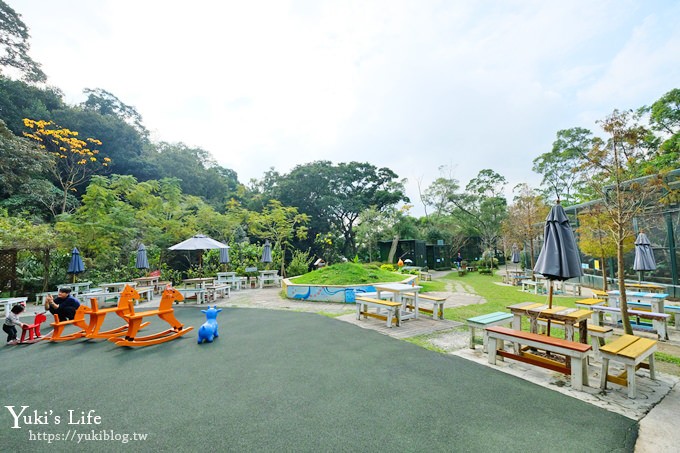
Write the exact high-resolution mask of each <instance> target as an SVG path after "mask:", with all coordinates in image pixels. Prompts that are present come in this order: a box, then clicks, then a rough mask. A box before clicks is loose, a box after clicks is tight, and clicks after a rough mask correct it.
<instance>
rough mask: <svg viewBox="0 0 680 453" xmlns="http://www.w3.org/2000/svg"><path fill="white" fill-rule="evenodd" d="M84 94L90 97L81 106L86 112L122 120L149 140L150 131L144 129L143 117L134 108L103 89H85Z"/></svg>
mask: <svg viewBox="0 0 680 453" xmlns="http://www.w3.org/2000/svg"><path fill="white" fill-rule="evenodd" d="M83 93H85V94H87V95H88V96H87V100H85V102H83V103H82V104H81V106H82V107H83V109H84V110H90V111H93V112H97V113H99V114H100V115H102V116H112V117H114V118H120V119H122V120H123V121H125V122H126V123H127V124H129V125H130V126H132V127H133V128H134V129H135V130H136V131H137V132H138V133H139V135H140V136H142V137H143V138H144V139H148V137H149V131H148V130H147V129H146V127H144V124H143V121H142V115H140V114H139V112H137V110H136V109H135V108H134V107H132V106H129V105H127V104H124V103H123V102H122V101H121V100H120V99H118V98H117V97H116V96H115V95H113V94H111V93H109V92H108V91H106V90H103V89H101V88H95V89H90V88H85V89H84V90H83Z"/></svg>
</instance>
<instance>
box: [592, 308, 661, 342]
mask: <svg viewBox="0 0 680 453" xmlns="http://www.w3.org/2000/svg"><path fill="white" fill-rule="evenodd" d="M591 310H593V312H595V313H597V314H598V320H597V324H599V325H603V324H604V320H603V319H602V315H604V314H605V313H607V314H610V315H613V316H614V323H615V324H616V325H617V326H618V323H619V319H620V317H621V309H620V308H618V307H605V306H601V305H596V306H593V307H592V308H591ZM628 316H631V317H634V318H637V319H636V320H631V323H630V325H631V327H632V328H633V329H636V330H646V331H650V332H655V333H656V334H657V335H658V336H659V338H660V339H662V340H668V332H667V326H668V318H670V317H671V315H669V314H668V313H655V312H651V311H641V310H630V309H629V310H628ZM640 319H649V320H651V321H652V324H651V325H649V324H645V323H642V322H640Z"/></svg>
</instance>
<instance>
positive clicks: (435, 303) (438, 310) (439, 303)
mask: <svg viewBox="0 0 680 453" xmlns="http://www.w3.org/2000/svg"><path fill="white" fill-rule="evenodd" d="M401 297H402V298H405V299H406V300H414V299H415V297H416V295H415V293H404V294H402V295H401ZM446 299H447V298H446V297H437V296H428V295H427V294H420V293H418V312H419V313H420V312H425V313H427V314H428V315H430V316H432V319H435V320H439V319H444V302H446ZM422 302H425V303H431V304H432V308H431V309H430V308H423V307H422V306H421V303H422ZM406 308H409V309H411V310H415V309H416V307H415V305H413V304H407V305H406Z"/></svg>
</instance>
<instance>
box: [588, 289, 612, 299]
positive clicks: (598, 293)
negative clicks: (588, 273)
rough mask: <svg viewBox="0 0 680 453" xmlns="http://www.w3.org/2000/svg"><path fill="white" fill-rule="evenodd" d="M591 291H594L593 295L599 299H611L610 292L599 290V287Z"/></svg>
mask: <svg viewBox="0 0 680 453" xmlns="http://www.w3.org/2000/svg"><path fill="white" fill-rule="evenodd" d="M590 292H591V293H593V297H595V298H597V299H604V300H607V299H609V294H608V293H607V292H606V291H602V290H599V289H591V290H590Z"/></svg>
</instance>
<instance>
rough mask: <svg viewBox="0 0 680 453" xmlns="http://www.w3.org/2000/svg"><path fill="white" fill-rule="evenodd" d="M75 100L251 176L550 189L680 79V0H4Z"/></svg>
mask: <svg viewBox="0 0 680 453" xmlns="http://www.w3.org/2000/svg"><path fill="white" fill-rule="evenodd" d="M5 1H6V2H7V3H8V4H9V5H10V6H11V7H12V8H14V9H15V10H16V11H17V12H18V13H19V14H21V16H22V19H23V21H24V23H25V24H26V25H27V26H28V28H29V33H30V34H31V39H30V43H31V52H30V55H31V56H32V57H33V59H34V60H36V61H38V62H40V63H41V64H42V66H43V70H44V71H45V73H46V74H47V76H48V83H49V84H50V85H54V86H56V87H58V88H60V89H61V90H62V91H63V93H64V95H65V100H66V101H67V102H68V103H70V104H77V103H80V102H82V101H84V100H85V95H84V94H83V90H84V89H85V88H90V89H94V88H101V89H104V90H106V91H109V92H110V93H112V94H114V95H115V96H116V97H118V98H119V99H120V100H121V101H122V102H123V103H125V104H127V105H131V106H133V107H134V108H135V109H136V110H137V111H138V112H139V113H140V114H141V115H142V117H143V120H144V124H145V126H146V127H147V128H148V129H149V130H150V131H151V133H152V138H153V140H155V141H165V142H183V143H185V144H186V145H188V146H191V147H200V148H202V149H204V150H207V151H209V152H210V153H211V154H212V155H213V157H214V158H215V160H216V161H217V163H218V164H219V165H221V166H224V167H227V168H230V169H233V170H234V171H236V172H237V174H238V177H239V181H240V182H242V183H247V182H248V181H249V180H250V179H251V178H255V179H260V178H262V176H263V175H264V173H265V172H266V171H268V170H269V169H270V168H272V167H273V168H274V169H275V170H277V171H278V172H280V173H287V172H289V171H290V170H291V169H292V168H293V167H295V166H296V165H300V164H304V163H308V162H312V161H315V160H330V161H332V162H335V163H338V162H351V161H358V162H369V163H371V164H373V165H375V166H377V167H388V168H390V169H391V170H393V171H394V172H395V173H396V174H397V175H398V176H399V178H400V179H404V178H405V179H407V182H406V189H407V195H408V196H409V197H410V198H411V203H412V204H413V205H414V207H413V209H412V211H411V214H412V215H422V214H423V212H424V210H423V207H422V203H421V202H420V199H419V191H424V190H425V189H426V188H427V187H428V186H429V185H430V184H431V183H432V181H434V180H435V179H436V178H437V177H440V176H445V177H453V178H455V179H457V180H458V181H459V182H460V184H461V185H462V186H463V187H464V186H465V185H466V184H467V183H468V181H469V180H470V179H471V178H474V177H475V176H477V174H478V173H479V171H480V170H483V169H492V170H494V171H496V172H497V173H499V174H501V175H502V176H504V177H505V178H506V179H507V181H508V185H507V186H506V189H507V190H506V193H507V194H508V195H509V196H510V194H511V190H512V188H513V187H514V186H516V185H517V184H520V183H527V184H529V185H530V186H532V187H538V185H539V184H540V182H541V177H540V176H539V175H537V174H535V173H533V172H532V171H531V168H532V162H533V160H534V159H535V158H537V157H538V156H539V155H541V154H543V153H546V152H550V150H551V148H552V143H553V141H554V140H555V137H556V133H557V131H559V130H562V129H568V128H572V127H584V128H587V129H590V130H591V131H593V132H594V133H595V134H596V135H600V130H599V126H598V125H597V121H598V120H602V119H604V118H605V117H606V116H607V115H609V114H611V113H612V112H613V111H614V109H619V110H625V109H637V108H638V107H641V106H643V105H651V104H652V103H653V102H654V101H656V100H657V99H659V98H660V97H661V96H663V95H664V94H665V93H667V92H668V91H670V90H671V89H674V88H680V62H679V61H678V56H680V27H678V26H677V24H680V2H677V1H673V0H669V1H661V0H640V1H631V0H617V1H606V0H603V1H593V0H588V1H582V0H570V1H538V0H537V1H533V0H526V1H522V0H514V1H513V0H504V1H501V0H489V1H473V0H466V1H464V0H449V1H430V0H417V1H403V0H390V1H371V0H363V1H349V0H347V1H339V0H336V1H327V0H309V1H283V0H281V1H273V0H271V1H257V0H249V1H243V0H240V1H232V0H226V1H225V0H223V1H208V0H193V1H191V2H187V1H175V0H164V1H160V0H110V1H109V0H64V1H60V2H45V1H44V0H5Z"/></svg>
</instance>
